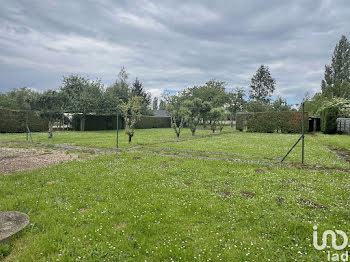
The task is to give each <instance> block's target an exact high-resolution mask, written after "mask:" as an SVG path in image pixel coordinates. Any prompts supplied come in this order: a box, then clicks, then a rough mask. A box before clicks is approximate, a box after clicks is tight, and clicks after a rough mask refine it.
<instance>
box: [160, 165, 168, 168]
mask: <svg viewBox="0 0 350 262" xmlns="http://www.w3.org/2000/svg"><path fill="white" fill-rule="evenodd" d="M160 167H161V168H168V167H169V166H168V165H161V166H160Z"/></svg>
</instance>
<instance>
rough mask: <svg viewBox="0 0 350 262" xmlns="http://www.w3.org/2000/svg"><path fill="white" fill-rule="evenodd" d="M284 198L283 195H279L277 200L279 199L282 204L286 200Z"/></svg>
mask: <svg viewBox="0 0 350 262" xmlns="http://www.w3.org/2000/svg"><path fill="white" fill-rule="evenodd" d="M284 200H285V198H284V197H282V196H278V197H277V201H278V203H280V204H282V203H283V202H284Z"/></svg>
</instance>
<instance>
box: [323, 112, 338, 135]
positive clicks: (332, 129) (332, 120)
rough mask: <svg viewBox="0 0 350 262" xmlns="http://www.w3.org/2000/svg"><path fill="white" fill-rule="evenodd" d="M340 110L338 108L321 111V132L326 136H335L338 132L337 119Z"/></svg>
mask: <svg viewBox="0 0 350 262" xmlns="http://www.w3.org/2000/svg"><path fill="white" fill-rule="evenodd" d="M339 113H340V111H339V108H338V107H336V106H330V107H326V108H325V109H323V110H322V111H321V131H322V132H323V133H325V134H335V133H336V132H337V118H338V116H339Z"/></svg>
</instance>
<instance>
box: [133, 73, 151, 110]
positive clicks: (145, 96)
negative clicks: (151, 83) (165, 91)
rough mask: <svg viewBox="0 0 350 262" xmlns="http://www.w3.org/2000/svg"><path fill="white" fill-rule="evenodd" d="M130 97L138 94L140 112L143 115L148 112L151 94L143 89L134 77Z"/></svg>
mask: <svg viewBox="0 0 350 262" xmlns="http://www.w3.org/2000/svg"><path fill="white" fill-rule="evenodd" d="M130 95H131V97H134V96H139V97H141V98H142V109H141V113H142V114H144V115H148V114H150V112H149V111H150V110H148V106H149V105H150V104H151V95H150V94H149V93H148V92H147V91H146V90H144V88H143V85H142V83H141V82H140V81H139V80H138V79H137V78H136V79H135V81H134V82H133V84H132V86H131V90H130Z"/></svg>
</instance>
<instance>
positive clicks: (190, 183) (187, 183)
mask: <svg viewBox="0 0 350 262" xmlns="http://www.w3.org/2000/svg"><path fill="white" fill-rule="evenodd" d="M184 184H185V185H186V186H189V185H192V184H193V182H192V181H185V182H184Z"/></svg>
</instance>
